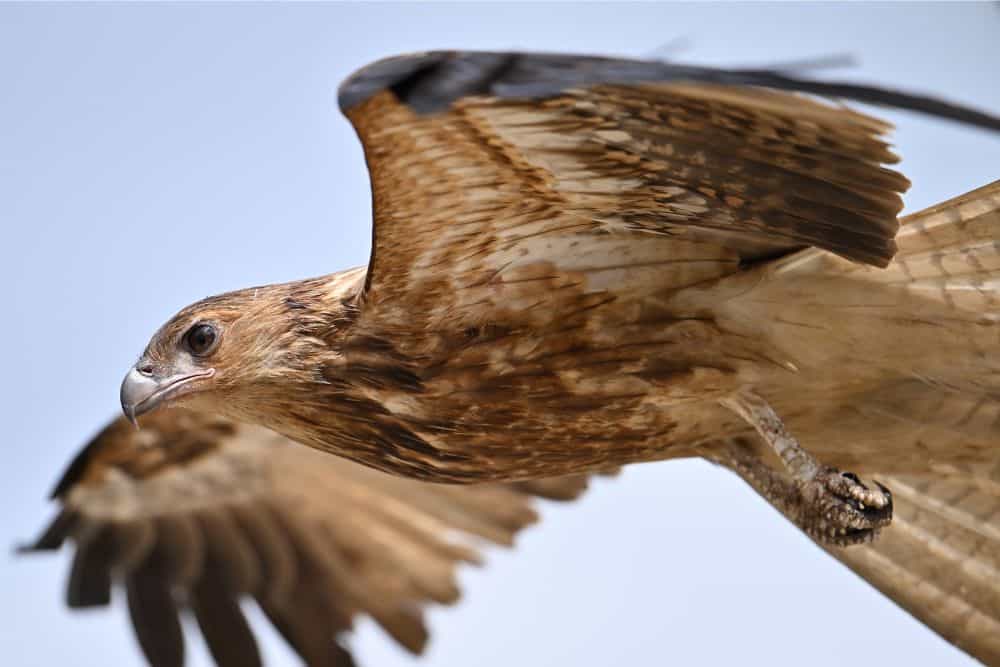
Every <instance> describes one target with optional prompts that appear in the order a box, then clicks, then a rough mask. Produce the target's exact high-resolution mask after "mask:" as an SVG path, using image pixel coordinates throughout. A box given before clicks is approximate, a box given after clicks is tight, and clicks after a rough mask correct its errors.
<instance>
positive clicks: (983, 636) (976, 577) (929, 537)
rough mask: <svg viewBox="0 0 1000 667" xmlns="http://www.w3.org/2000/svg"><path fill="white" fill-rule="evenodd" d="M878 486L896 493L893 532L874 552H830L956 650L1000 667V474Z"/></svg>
mask: <svg viewBox="0 0 1000 667" xmlns="http://www.w3.org/2000/svg"><path fill="white" fill-rule="evenodd" d="M880 481H882V482H884V483H886V484H887V485H888V486H889V487H890V488H891V489H892V491H893V496H894V512H893V518H892V525H891V526H890V527H889V528H887V529H886V530H884V531H883V532H882V535H881V536H880V537H879V538H878V539H877V540H876V541H875V542H874V543H873V544H869V545H865V546H862V547H850V548H847V549H833V548H831V549H828V551H829V552H830V553H831V554H832V555H833V556H834V557H835V558H837V559H839V560H840V561H842V562H843V563H844V564H845V565H847V566H848V567H850V568H851V569H852V570H854V571H855V572H856V573H858V574H859V575H860V576H862V577H863V578H865V579H867V580H868V581H869V582H870V583H871V584H872V585H873V586H875V587H876V588H878V589H879V590H880V591H882V592H883V593H885V594H886V595H888V596H889V597H890V598H892V599H893V600H894V601H895V602H896V603H897V604H899V606H901V607H902V608H903V609H905V610H907V611H908V612H910V613H911V614H913V616H915V617H916V618H918V619H920V620H921V621H922V622H924V623H925V624H927V625H928V626H929V627H931V628H933V629H934V631H935V632H937V633H938V634H940V635H941V636H942V637H944V638H945V639H946V640H948V641H949V642H951V643H952V644H954V645H955V646H957V647H959V648H960V649H962V650H963V651H966V652H967V653H969V654H970V655H972V656H974V657H975V658H977V659H979V660H981V661H983V662H984V663H985V664H988V665H995V664H1000V479H998V470H994V471H992V473H989V472H985V471H984V474H972V473H970V472H968V471H964V472H963V471H957V470H956V471H955V472H954V473H953V474H951V475H940V476H936V477H935V478H933V479H932V478H921V477H902V476H897V477H882V478H880Z"/></svg>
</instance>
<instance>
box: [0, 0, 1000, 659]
mask: <svg viewBox="0 0 1000 667" xmlns="http://www.w3.org/2000/svg"><path fill="white" fill-rule="evenodd" d="M997 35H1000V10H998V9H997V8H996V6H995V5H994V4H993V3H990V4H985V3H983V4H963V5H959V4H949V5H947V6H944V5H935V4H920V5H914V4H895V5H868V4H866V5H862V4H850V5H825V4H814V5H780V6H779V5H725V6H724V5H711V6H709V5H614V6H609V5H588V6H573V5H568V4H564V5H554V6H543V5H539V6H526V5H517V6H506V7H499V6H492V5H478V4H477V5H466V6H426V5H420V6H417V5H407V6H396V5H316V4H310V5H294V6H293V5H280V6H279V5H227V6H218V5H216V6H196V5H183V6H181V5H170V6H167V5H161V6H150V5H142V6H140V5H117V4H115V5H112V4H105V5H44V6H38V5H32V6H28V5H15V4H3V5H0V221H2V222H0V225H2V230H3V235H2V239H3V241H2V243H0V260H2V261H0V284H4V285H6V286H7V289H6V294H5V308H4V309H3V312H4V316H5V322H4V326H3V327H0V342H2V348H0V349H2V350H3V351H4V358H5V364H4V365H5V368H6V371H5V378H4V381H3V382H2V383H0V406H2V408H0V409H2V410H3V423H4V424H5V427H6V429H7V434H6V436H5V437H4V443H3V445H2V446H3V447H4V451H5V456H6V463H5V465H4V466H3V467H2V469H0V494H2V496H0V546H3V545H12V544H13V543H15V542H17V541H21V540H23V539H25V538H28V537H32V536H34V534H35V533H36V531H37V529H38V528H39V526H41V524H42V523H43V521H45V520H46V519H47V518H48V517H49V515H50V513H51V510H52V508H51V507H50V506H49V505H48V504H47V503H46V502H45V500H44V498H45V495H46V494H47V492H48V491H49V489H50V487H51V485H52V483H53V481H54V480H55V478H56V476H57V475H58V474H59V472H60V471H61V469H62V467H63V466H64V465H65V463H66V461H67V460H68V458H69V457H70V456H71V455H72V454H73V453H74V452H75V451H76V449H77V448H78V446H79V445H80V444H81V443H82V442H83V441H84V440H85V439H86V438H87V437H88V436H89V435H90V434H91V433H92V432H93V431H94V430H95V429H96V428H97V427H98V426H100V425H101V424H102V423H103V422H104V420H105V419H107V418H108V417H110V416H111V415H113V414H115V411H116V409H117V392H118V383H119V381H120V379H121V376H122V374H123V372H124V371H125V369H126V368H127V367H128V365H129V364H130V363H131V362H132V361H134V359H135V357H136V355H137V353H138V352H139V351H140V350H141V349H142V347H143V345H144V344H145V341H146V340H147V338H148V336H149V334H150V333H151V332H152V331H153V330H154V329H155V328H156V327H157V326H158V325H159V324H160V323H161V322H162V321H163V320H164V319H165V318H166V317H168V316H169V315H170V314H172V313H173V312H174V311H175V310H176V309H177V308H179V307H180V306H182V305H184V304H187V303H189V302H191V301H193V300H195V299H197V298H200V297H202V296H206V295H208V294H212V293H217V292H221V291H224V290H228V289H233V288H237V287H242V286H246V285H250V284H261V283H266V282H275V281H282V280H289V279H293V278H299V277H305V276H309V275H315V274H321V273H327V272H329V271H332V270H334V269H338V268H343V267H347V266H352V265H356V264H361V263H363V262H364V261H365V260H366V258H367V252H368V242H369V219H370V218H369V215H370V212H369V195H368V184H367V174H366V171H365V168H364V164H363V162H362V159H361V152H360V149H359V146H358V145H357V142H356V140H355V138H354V135H353V132H352V131H351V129H350V127H349V126H348V124H347V122H346V121H345V120H344V119H342V118H341V117H340V115H339V113H338V112H337V110H336V104H335V97H336V95H335V91H336V86H337V83H338V82H339V81H340V80H341V79H342V78H343V77H344V76H345V75H347V74H348V73H349V72H351V71H352V70H353V69H355V68H357V67H359V66H361V65H363V64H365V63H366V62H369V61H371V60H373V59H376V58H379V57H382V56H386V55H389V54H393V53H398V52H405V51H411V50H419V49H433V48H449V47H458V48H461V47H465V48H478V49H489V48H503V49H505V48H518V47H520V48H525V49H536V50H550V51H556V50H565V51H579V52H597V53H611V54H627V55H642V54H645V53H650V52H652V51H654V50H656V49H657V47H659V46H660V45H662V44H664V43H666V42H668V41H670V40H672V39H674V38H676V37H686V38H688V39H689V40H690V41H691V43H692V44H693V48H691V49H690V50H689V51H688V52H686V53H685V54H684V55H685V57H687V58H689V59H692V60H698V61H701V62H707V63H739V64H758V63H768V62H774V61H784V60H790V59H798V58H802V57H809V56H817V55H826V54H831V53H845V52H846V53H851V54H854V55H856V56H857V57H858V58H859V59H860V60H861V63H862V65H861V67H859V68H857V69H856V70H852V71H848V72H842V73H838V74H840V75H842V76H851V77H854V78H856V79H859V80H870V81H879V82H888V83H892V84H895V85H898V86H900V87H907V88H912V89H918V90H927V91H933V92H937V93H940V94H944V95H947V96H949V97H951V98H954V99H956V100H961V101H964V102H968V103H973V104H976V105H978V106H981V107H984V108H988V109H992V110H993V111H998V110H1000V74H998V63H1000V40H998V39H997ZM892 118H893V119H894V120H895V121H896V122H897V123H898V125H899V130H898V132H897V134H896V135H895V138H896V144H897V145H898V148H899V151H900V152H901V153H902V155H903V157H904V162H903V163H902V168H903V169H904V170H905V172H906V173H907V175H908V176H909V177H910V178H911V179H912V180H913V183H914V187H913V189H912V191H911V193H910V195H909V196H908V197H907V204H908V206H909V207H910V208H911V209H913V208H919V207H922V206H925V205H928V204H932V203H935V202H936V201H938V200H940V199H943V198H945V197H948V196H951V195H955V194H958V193H960V192H963V191H965V190H968V189H970V188H972V187H975V186H978V185H981V184H984V183H986V182H988V181H990V180H993V179H995V178H997V177H1000V140H998V139H997V138H996V137H992V136H987V135H985V134H982V133H978V132H975V131H970V130H964V129H961V128H958V127H956V126H953V125H949V124H944V123H938V122H934V121H928V120H925V119H922V118H918V117H915V116H912V115H901V114H897V115H892ZM545 516H546V521H545V522H544V523H543V524H542V525H541V526H540V527H538V528H535V529H532V530H531V531H530V532H529V533H527V534H525V535H524V537H523V539H522V540H521V542H520V546H519V548H518V549H517V551H516V552H512V553H502V552H498V551H494V552H492V553H491V554H490V558H489V563H488V566H487V567H486V568H484V569H482V570H479V571H467V572H466V573H465V574H464V575H463V581H464V584H465V586H464V587H465V593H466V598H465V600H464V601H463V602H462V603H461V604H460V605H459V606H458V607H456V608H454V609H453V610H449V611H435V612H433V613H432V614H431V623H432V627H433V630H434V640H433V642H432V644H431V646H430V649H429V651H428V653H427V655H426V656H425V657H424V658H423V660H422V661H421V662H422V663H423V664H427V665H435V666H444V665H456V666H457V665H462V666H467V665H481V666H491V665H508V664H516V665H522V666H535V665H541V666H545V665H556V664H568V665H579V666H588V665H607V664H628V665H632V666H633V667H642V666H644V665H662V664H708V663H721V664H729V663H734V662H739V663H740V664H765V663H767V664H770V665H775V664H779V665H780V664H788V665H792V664H799V663H800V662H801V660H802V659H803V657H804V656H808V660H809V662H810V664H811V665H837V664H844V663H846V662H848V661H851V662H853V663H855V664H857V662H858V661H860V662H861V663H862V664H911V665H962V664H968V662H969V661H968V659H967V658H965V657H964V656H963V655H962V654H960V653H958V652H957V651H955V650H954V649H952V648H951V647H949V646H948V645H947V644H945V643H944V642H942V641H941V640H939V639H938V638H937V637H936V636H935V635H932V634H931V633H930V632H929V631H927V630H925V629H924V628H923V627H922V626H921V625H919V624H918V623H917V622H916V621H913V620H912V619H910V618H909V617H908V616H907V615H906V614H905V613H904V612H902V611H900V610H899V609H897V608H896V607H895V606H894V605H893V604H891V603H890V602H888V601H886V600H885V599H884V598H882V597H881V596H880V595H879V594H877V593H875V592H874V591H873V589H870V588H869V587H868V586H867V585H866V584H864V583H862V582H861V581H860V580H858V579H857V578H856V577H854V575H852V574H850V573H849V572H848V571H846V570H844V569H843V568H842V567H841V566H840V565H839V564H837V563H835V562H834V561H832V560H831V559H829V558H828V557H826V556H825V555H824V554H823V553H821V552H820V551H819V550H818V549H817V548H815V547H814V546H812V545H811V544H810V543H809V542H808V540H806V539H805V538H804V537H802V536H801V535H799V534H798V533H797V532H796V531H795V530H794V529H792V528H791V527H790V526H789V525H787V524H786V523H785V522H784V521H783V520H782V519H781V518H780V517H779V516H778V515H777V514H775V513H774V512H773V511H772V510H771V509H770V508H769V507H767V506H765V505H764V503H763V502H762V501H760V500H759V499H758V498H757V497H756V496H755V495H754V494H753V493H752V492H750V491H749V490H748V489H746V488H744V486H743V484H742V482H740V481H738V480H737V479H735V478H733V477H731V476H730V475H729V474H728V473H725V472H723V471H721V470H715V469H713V468H711V467H710V466H708V465H707V464H703V463H699V462H679V463H667V464H657V465H646V466H641V467H636V468H634V469H632V470H629V471H628V472H627V473H626V474H625V475H624V476H623V477H621V478H619V479H616V480H608V481H602V482H600V483H598V484H597V485H596V489H595V490H594V492H593V493H592V494H591V495H590V496H588V497H587V498H586V500H584V501H583V502H581V503H579V504H577V505H575V506H573V507H565V508H561V507H560V508H556V507H552V508H549V509H547V510H546V512H545ZM67 567H68V560H67V558H66V554H61V555H59V556H54V557H41V558H34V559H30V560H24V559H19V560H14V559H13V558H12V557H10V556H9V555H3V556H0V582H2V583H0V590H2V591H3V595H2V597H0V655H3V656H4V659H3V662H4V664H9V665H39V666H45V665H53V664H74V665H81V666H82V665H93V666H102V667H105V666H108V665H115V666H116V665H133V664H136V663H137V661H138V653H137V651H136V649H135V647H134V642H133V639H132V637H131V634H130V632H129V631H128V629H127V628H126V625H125V623H126V621H125V612H124V609H123V608H122V606H121V605H119V606H117V607H115V608H114V609H113V610H111V611H104V612H90V613H74V614H71V613H69V612H67V611H66V610H64V609H63V607H62V598H63V586H64V579H65V574H66V570H67ZM119 602H121V601H120V600H119ZM258 625H259V627H262V626H263V624H258ZM831 628H832V630H831ZM262 634H263V636H264V638H265V639H264V651H265V654H266V656H267V657H268V658H270V659H272V661H273V663H274V664H279V665H280V664H296V663H295V661H294V660H293V659H292V658H291V654H290V652H289V651H288V650H287V649H286V648H285V646H284V645H283V644H282V643H281V640H280V639H277V638H276V637H275V635H274V634H273V633H272V632H270V631H269V630H267V631H264V632H263V633H262ZM354 645H355V647H356V650H357V654H358V655H359V657H360V662H361V664H362V665H367V666H368V667H373V666H379V667H388V666H393V665H413V664H416V663H414V662H413V661H411V660H410V659H409V658H408V657H407V656H406V655H405V654H403V653H402V652H401V651H399V650H397V649H395V648H393V647H392V646H390V643H389V641H388V640H387V639H386V638H385V637H383V636H381V635H380V634H379V633H378V631H377V630H375V629H374V628H373V627H372V625H371V624H362V625H361V629H360V633H359V634H358V636H357V637H356V638H355V641H354ZM192 646H193V649H192V651H191V653H192V657H193V659H192V660H191V664H197V665H203V664H206V657H205V652H204V650H203V648H202V647H201V646H200V645H198V644H193V645H192Z"/></svg>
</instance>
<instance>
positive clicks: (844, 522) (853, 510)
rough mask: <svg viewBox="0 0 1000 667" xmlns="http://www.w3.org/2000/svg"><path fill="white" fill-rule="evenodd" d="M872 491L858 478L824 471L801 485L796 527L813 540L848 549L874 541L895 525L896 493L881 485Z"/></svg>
mask: <svg viewBox="0 0 1000 667" xmlns="http://www.w3.org/2000/svg"><path fill="white" fill-rule="evenodd" d="M874 484H875V486H876V487H878V488H875V489H873V488H869V487H868V486H866V485H865V484H864V483H863V482H862V481H861V480H860V479H859V478H858V476H857V475H855V474H854V473H851V472H840V471H839V470H837V469H835V468H823V469H821V470H820V471H819V472H817V473H816V475H815V476H814V477H813V478H812V479H810V480H807V481H804V482H800V483H799V486H800V493H801V505H800V506H799V512H800V513H799V516H798V517H797V518H798V521H797V522H796V523H798V524H799V526H800V527H801V528H802V529H803V530H804V531H805V532H806V533H808V534H809V535H810V536H811V537H813V538H814V539H816V540H819V541H821V542H825V543H827V544H834V545H837V546H848V545H851V544H861V543H864V542H870V541H872V540H873V539H874V538H875V537H876V536H877V535H878V532H879V530H880V529H882V528H884V527H885V526H888V525H889V523H890V522H891V521H892V493H890V491H889V489H887V488H886V487H884V486H882V485H881V484H879V483H878V482H874Z"/></svg>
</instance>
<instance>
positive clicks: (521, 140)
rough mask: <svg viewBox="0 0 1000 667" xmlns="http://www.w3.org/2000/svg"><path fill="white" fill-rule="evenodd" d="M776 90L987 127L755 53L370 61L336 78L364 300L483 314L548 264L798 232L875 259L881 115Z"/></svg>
mask: <svg viewBox="0 0 1000 667" xmlns="http://www.w3.org/2000/svg"><path fill="white" fill-rule="evenodd" d="M755 86H756V87H755ZM761 86H769V87H771V88H772V89H770V90H769V89H767V88H765V87H761ZM774 88H786V89H791V90H799V91H806V92H812V93H822V94H829V95H839V96H847V97H855V98H861V99H864V100H865V101H869V102H876V103H883V104H886V105H891V106H902V107H906V108H914V109H919V110H922V111H926V112H928V113H934V114H937V115H950V116H955V117H958V118H961V119H962V120H964V121H966V122H972V123H976V122H977V121H981V122H980V123H979V124H981V125H984V126H987V127H992V128H993V129H1000V119H997V118H993V117H990V116H985V115H983V114H978V115H977V114H975V113H974V112H969V113H970V114H971V115H962V114H961V113H958V112H959V111H964V110H960V109H958V108H957V107H952V106H950V105H947V104H945V103H942V102H938V101H935V100H929V99H926V98H918V97H914V96H907V95H902V94H899V93H894V92H892V91H886V90H881V89H877V88H865V87H862V86H853V87H852V86H849V85H842V84H823V83H818V82H810V81H804V80H798V79H792V78H789V77H786V76H783V75H780V74H778V73H775V72H762V71H759V70H758V71H748V70H743V71H735V70H733V71H724V70H712V69H707V68H697V67H687V66H680V65H673V64H668V63H662V62H646V61H633V60H616V59H607V58H591V57H582V56H565V55H545V54H518V53H482V52H436V53H425V54H416V55H411V56H402V57H398V58H391V59H388V60H384V61H380V62H377V63H375V64H372V65H369V66H368V67H365V68H364V69H362V70H360V71H359V72H357V73H356V74H354V75H353V76H351V77H350V78H349V79H348V80H347V81H345V82H344V84H343V85H342V87H341V91H340V103H341V107H342V109H343V110H344V112H345V114H346V115H347V116H348V118H349V119H350V120H351V122H352V123H353V125H354V127H355V129H356V130H357V132H358V135H359V137H360V138H361V141H362V143H363V145H364V149H365V156H366V160H367V163H368V167H369V171H370V172H371V181H372V192H373V201H374V217H375V232H374V243H373V254H372V261H371V263H370V265H369V274H368V277H367V281H366V285H367V292H366V298H367V302H366V305H367V306H368V307H369V308H372V307H374V308H375V309H379V308H381V311H382V313H383V317H386V318H387V321H388V322H390V323H392V322H396V323H398V324H401V325H405V324H406V322H407V318H412V317H414V316H415V313H417V314H419V313H421V312H423V311H424V310H427V309H426V306H425V305H424V306H421V304H427V303H433V304H436V305H440V306H441V310H442V311H445V310H446V308H445V305H447V306H448V307H449V308H450V309H451V311H455V310H464V311H466V312H469V313H475V311H476V310H477V309H479V310H481V311H483V312H486V311H488V310H489V309H488V308H487V305H488V306H490V307H495V305H496V304H495V303H491V302H490V298H491V296H495V295H491V294H490V293H489V292H488V291H487V290H486V289H484V288H487V287H495V286H503V285H509V284H523V283H524V282H528V281H535V283H534V284H535V285H536V286H539V285H540V284H541V283H539V282H538V281H539V280H541V279H543V278H550V277H551V276H553V274H554V273H557V272H562V273H564V274H571V273H572V272H577V274H590V275H593V274H595V273H600V272H604V273H605V276H604V278H603V280H604V282H607V281H608V280H610V278H608V277H607V273H608V272H611V271H614V270H617V271H622V270H624V269H626V268H631V267H636V268H640V269H641V268H643V267H645V268H649V267H650V266H651V265H653V264H657V263H658V264H659V265H660V266H658V267H657V270H658V271H659V273H660V274H661V275H662V276H663V281H664V286H665V287H670V286H672V285H675V284H676V285H683V284H686V283H690V282H693V281H698V280H704V279H708V278H712V277H716V276H718V275H720V274H723V273H727V272H732V271H735V270H736V269H737V267H738V266H739V262H741V261H747V260H753V259H756V258H760V257H768V256H772V255H774V254H780V253H783V252H787V251H789V250H792V249H796V248H801V247H803V246H816V247H819V248H823V249H826V250H830V251H832V252H835V253H837V254H840V255H842V256H844V257H847V258H849V259H852V260H856V261H859V262H864V263H869V264H875V265H880V266H884V265H885V264H887V263H888V261H889V260H890V258H891V257H892V256H893V253H894V251H895V245H894V243H893V237H894V236H895V233H896V230H897V222H896V214H897V213H898V211H899V210H900V208H901V199H900V193H901V192H903V191H904V190H905V189H906V188H907V187H908V182H907V180H906V179H905V178H903V177H902V176H901V175H900V174H898V173H896V172H895V171H891V170H889V169H887V168H885V167H884V166H883V165H884V164H887V163H892V162H895V161H896V157H895V156H894V155H893V154H892V152H891V151H890V150H889V148H888V145H887V144H886V143H885V141H884V139H883V138H882V135H883V134H884V133H885V132H886V131H887V130H888V129H889V126H888V125H887V124H886V123H883V122H880V121H878V120H875V119H873V118H870V117H867V116H864V115H861V114H859V113H855V112H853V111H850V110H848V109H845V108H843V107H839V106H831V105H826V104H821V103H819V102H817V101H814V100H812V99H808V98H806V97H803V96H801V95H796V94H793V93H789V92H781V91H779V90H775V89H774ZM949 110H950V111H955V113H950V111H949ZM653 238H659V239H660V243H653V242H652V241H651V240H650V239H653ZM665 240H670V241H672V243H667V242H665ZM685 242H686V243H685ZM691 242H696V245H694V246H692V244H691ZM666 260H672V262H673V264H672V265H670V266H667V264H668V262H667V261H666ZM677 272H679V273H680V275H678V276H674V275H672V274H673V273H677ZM595 280H598V279H595ZM394 313H395V314H394ZM471 319H474V317H473V318H471Z"/></svg>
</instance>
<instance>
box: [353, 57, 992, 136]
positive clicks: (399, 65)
mask: <svg viewBox="0 0 1000 667" xmlns="http://www.w3.org/2000/svg"><path fill="white" fill-rule="evenodd" d="M680 81H686V82H692V83H715V84H721V85H731V86H761V87H767V88H775V89H778V90H787V91H793V92H800V93H808V94H812V95H818V96H822V97H828V98H837V99H848V100H853V101H855V102H862V103H865V104H874V105H878V106H883V107H887V108H893V109H901V110H904V111H913V112H916V113H921V114H926V115H929V116H933V117H936V118H942V119H946V120H951V121H955V122H958V123H962V124H964V125H970V126H973V127H978V128H981V129H986V130H992V131H994V132H1000V117H998V116H997V115H995V114H991V113H988V112H985V111H980V110H978V109H973V108H972V107H969V106H965V105H961V104H956V103H952V102H949V101H947V100H943V99H940V98H937V97H934V96H931V95H924V94H919V93H911V92H907V91H900V90H893V89H891V88H886V87H883V86H877V85H866V84H859V83H852V82H845V81H818V80H813V79H806V78H801V77H796V76H789V75H788V73H787V71H780V70H776V69H724V68H714V67H703V66H698V65H685V64H680V63H671V62H663V61H659V60H633V59H626V58H606V57H600V56H589V55H574V54H552V53H517V52H506V53H502V52H488V51H431V52H427V53H415V54H410V55H402V56H396V57H391V58H386V59H383V60H379V61H377V62H374V63H372V64H370V65H367V66H365V67H363V68H362V69H360V70H358V71H357V72H355V73H354V74H352V75H351V76H349V77H348V78H347V79H346V80H345V81H344V82H343V83H342V84H341V86H340V89H339V91H338V101H339V104H340V108H341V110H342V111H345V112H346V111H348V110H349V109H351V108H353V107H355V106H357V105H358V104H361V103H362V102H364V101H365V100H367V99H369V98H370V97H372V96H373V95H375V94H377V93H378V92H380V91H382V90H385V89H391V90H392V91H393V92H394V93H395V94H396V95H397V97H398V98H399V99H400V101H401V102H403V103H404V104H407V105H408V106H410V107H411V108H412V109H413V110H414V111H416V112H418V113H435V112H438V111H442V110H444V109H446V108H447V107H448V106H450V105H451V104H452V103H453V102H455V101H456V100H458V99H461V98H462V97H467V96H471V95H491V96H495V97H500V98H509V99H517V98H525V99H544V98H547V97H552V96H554V95H556V94H558V93H560V92H562V91H564V90H566V89H567V88H572V87H581V86H592V85H597V84H627V83H665V82H680Z"/></svg>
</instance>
